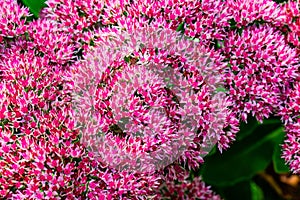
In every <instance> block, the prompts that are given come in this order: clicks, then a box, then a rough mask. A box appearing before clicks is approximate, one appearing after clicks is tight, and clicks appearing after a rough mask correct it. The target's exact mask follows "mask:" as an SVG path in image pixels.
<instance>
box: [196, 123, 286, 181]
mask: <svg viewBox="0 0 300 200" xmlns="http://www.w3.org/2000/svg"><path fill="white" fill-rule="evenodd" d="M270 126H271V128H273V131H272V132H269V131H268V130H269V129H270ZM283 136H284V134H283V128H282V127H281V126H280V127H279V128H278V127H277V128H276V129H275V130H274V126H272V125H265V126H263V127H262V126H259V127H258V128H257V129H256V130H255V134H250V135H249V136H247V137H245V138H244V139H243V140H241V141H238V142H236V143H234V144H232V145H231V148H230V149H229V150H227V151H225V152H224V153H223V154H221V153H219V152H218V153H216V154H213V155H212V156H208V157H205V159H204V160H205V162H204V164H203V166H202V169H201V174H202V177H203V180H204V181H205V182H206V183H208V184H210V185H213V186H229V185H234V184H235V183H238V182H241V181H246V180H249V179H251V178H252V177H253V176H254V175H255V174H256V173H257V172H259V171H263V170H264V169H265V168H266V167H267V166H268V164H269V163H270V162H271V160H272V155H273V151H274V148H275V146H276V145H278V144H279V143H280V141H281V140H282V137H283Z"/></svg>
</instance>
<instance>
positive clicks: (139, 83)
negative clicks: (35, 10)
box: [0, 0, 300, 199]
mask: <svg viewBox="0 0 300 200" xmlns="http://www.w3.org/2000/svg"><path fill="white" fill-rule="evenodd" d="M46 4H47V7H46V8H45V9H43V10H42V12H41V18H40V19H37V20H34V21H31V22H30V21H28V17H29V16H30V14H29V11H28V9H27V8H24V7H21V6H20V5H18V3H17V1H16V0H15V1H14V0H4V1H1V2H0V13H1V14H2V15H1V16H0V105H1V106H0V149H1V151H0V197H1V198H4V199H149V198H152V199H161V198H165V199H168V198H169V199H220V197H219V196H218V195H216V194H214V193H213V192H212V191H211V190H210V188H209V187H208V186H205V184H204V183H203V182H202V181H201V177H196V178H194V179H192V178H191V177H189V173H188V172H189V169H193V170H197V169H198V168H199V166H200V164H201V163H202V162H203V156H204V155H205V153H203V152H202V151H205V148H206V147H209V146H210V145H211V144H210V138H213V139H214V140H213V144H215V143H217V145H218V147H219V150H220V151H222V150H225V149H227V148H229V147H230V144H231V142H232V141H234V139H235V134H236V133H237V132H238V130H239V129H238V125H239V122H240V121H247V117H249V115H253V116H254V117H256V118H257V120H259V121H262V120H263V119H266V118H268V117H270V116H279V117H281V119H282V122H283V124H284V125H285V127H286V132H287V137H286V140H285V143H284V145H283V146H282V147H283V157H284V158H285V160H286V162H287V163H288V164H289V165H290V167H291V169H292V170H293V171H294V172H296V173H298V172H299V171H300V161H299V155H300V152H299V151H300V148H299V145H300V141H299V136H300V126H299V124H300V121H299V117H300V115H299V111H300V107H299V105H300V85H299V80H300V78H299V46H300V45H299V17H300V16H299V3H298V2H297V1H289V2H287V3H284V4H277V3H275V2H272V1H270V0H255V1H251V2H250V1H248V0H239V1H235V0H226V1H223V0H217V1H212V0H203V1H193V0H187V1H183V0H167V1H163V0H138V1H131V0H104V1H96V0H86V1H79V0H74V1H67V0H48V1H46ZM237 10H238V11H239V12H236V11H237ZM149 28H152V29H151V30H152V31H149V30H150V29H149ZM141 30H148V32H146V33H143V32H141V33H143V34H142V35H147V34H149V33H151V32H152V33H153V32H155V33H158V32H159V31H162V32H163V31H165V30H169V34H171V35H172V33H175V31H176V30H177V31H179V32H180V33H182V34H184V36H183V37H184V38H185V39H183V40H182V41H184V42H182V43H180V42H178V40H176V42H178V43H176V45H178V46H177V47H176V48H173V50H172V46H170V45H169V46H168V44H175V43H174V42H173V43H172V40H170V41H169V40H165V38H164V37H163V36H162V35H163V34H162V35H160V36H161V38H152V39H153V40H152V41H151V42H149V41H148V40H141V41H142V42H137V41H135V39H137V37H130V36H134V35H136V34H138V33H139V31H141ZM160 33H161V32H160ZM125 35H127V37H126V36H125ZM128 36H129V37H128ZM156 36H159V35H158V34H156ZM139 37H140V36H139ZM150 38H151V37H150ZM175 38H177V36H174V37H173V39H175ZM164 41H168V42H166V43H163V42H164ZM188 41H189V42H188ZM190 43H193V44H194V48H192V49H191V50H190V51H188V48H186V46H185V45H186V44H190ZM137 44H138V45H137ZM180 45H181V46H180ZM179 47H180V48H182V49H180V48H179ZM197 53H198V54H197ZM200 53H205V55H206V57H205V59H204V58H202V57H201V55H200ZM200 57H201V59H200ZM191 58H192V59H191ZM205 62H210V63H211V65H206V64H203V63H205ZM142 66H147V67H149V68H150V69H151V72H153V71H155V70H156V71H157V74H156V75H155V74H154V75H153V74H152V73H149V71H147V70H146V68H144V67H142ZM151 67H152V68H151ZM167 67H169V69H171V70H173V71H174V73H169V74H168V73H164V74H160V72H165V71H164V69H165V68H167ZM95 70H96V71H95ZM173 71H172V72H173ZM168 72H170V71H168ZM175 72H177V74H176V73H175ZM158 75H163V76H158ZM167 75H169V76H167ZM175 75H176V76H175ZM180 76H181V78H178V80H177V79H175V78H174V77H180ZM161 77H167V78H168V80H172V81H173V83H178V82H180V84H178V85H180V86H186V88H189V89H190V91H192V92H193V95H188V94H185V93H184V92H183V91H182V90H180V87H178V88H179V89H178V90H176V88H175V89H174V91H175V93H174V91H173V93H172V90H170V88H167V87H165V85H164V84H165V83H166V82H163V81H162V80H161ZM92 78H95V79H92ZM176 81H177V82H176ZM175 85H176V84H175ZM78 88H79V89H81V91H80V92H78ZM220 88H221V90H222V92H218V90H219V89H220ZM74 91H75V92H77V97H78V99H74V95H73V94H74ZM187 91H189V90H187ZM90 97H91V98H90ZM216 97H218V98H216ZM77 100H78V101H77ZM217 100H220V101H217ZM76 101H77V102H80V103H79V104H76V107H74V102H76ZM189 101H190V102H192V103H190V104H188V102H189ZM182 102H185V103H186V104H185V103H183V104H182ZM186 105H189V106H186ZM150 107H158V108H159V109H152V110H151V109H149V108H150ZM78 111H88V112H81V114H82V116H80V117H79V118H77V117H78ZM162 111H163V112H162ZM192 115H193V117H194V118H193V117H192V119H193V120H192V121H191V122H190V123H191V124H192V125H194V126H192V128H191V127H189V128H190V129H184V128H183V129H180V128H182V127H181V126H179V125H182V126H183V127H184V124H181V123H180V120H182V121H184V119H185V118H184V116H192ZM75 116H77V117H75ZM91 116H92V117H93V118H92V119H90V117H91ZM124 118H130V119H133V120H132V123H127V124H122V123H120V120H124ZM78 119H80V120H78ZM94 119H95V120H94ZM78 122H82V124H79V125H81V127H83V129H80V128H78ZM194 123H195V124H194ZM122 125H124V127H122V128H123V130H120V126H122ZM99 127H100V129H99ZM95 130H96V131H95ZM141 130H142V131H143V133H144V135H143V137H140V136H137V135H133V133H139V132H141ZM178 130H182V132H180V131H178ZM191 130H193V131H191ZM95 132H97V134H98V135H97V134H96V135H95V134H90V133H95ZM99 134H100V135H101V137H100V138H102V139H103V138H104V139H105V141H106V143H93V141H94V139H95V138H97V137H98V138H99ZM191 136H192V137H191ZM185 138H188V140H185ZM190 138H192V139H190ZM172 141H178V142H183V141H184V142H183V143H184V144H183V146H184V147H185V148H184V150H183V151H182V152H181V153H182V154H180V156H178V157H176V158H170V157H169V159H170V160H169V161H167V165H168V166H164V169H163V170H161V169H156V170H155V171H154V172H153V171H151V172H149V171H147V170H146V171H144V172H143V171H142V170H140V171H138V172H137V171H136V170H132V169H133V168H134V169H136V167H137V164H138V162H137V160H138V159H136V160H135V162H134V163H131V168H130V169H131V170H126V167H124V166H125V165H124V162H125V163H128V162H129V161H130V160H128V158H127V159H123V160H122V159H121V160H118V156H115V157H109V156H111V155H120V153H124V152H126V155H130V157H129V158H132V157H136V158H141V159H142V161H144V162H146V161H149V159H148V160H147V159H145V158H146V157H147V156H145V155H149V152H155V150H157V149H158V148H159V147H160V146H164V147H166V148H164V151H165V152H164V153H166V154H167V155H169V156H172V155H171V153H170V151H172V150H174V149H172V148H171V145H174V144H175V143H172ZM178 142H177V143H176V144H178ZM175 146H176V145H175ZM111 147H113V148H111ZM95 149H97V150H98V151H95ZM175 149H176V148H175ZM114 150H115V151H114ZM93 152H98V153H99V154H100V159H99V155H95V154H94V153H93ZM128 152H129V153H128ZM114 153H115V154H114ZM123 158H125V157H123ZM152 158H153V157H152ZM108 161H110V162H108ZM111 163H113V165H111ZM118 166H122V168H120V167H118ZM183 166H184V167H183ZM140 169H141V168H140ZM142 169H144V168H142Z"/></svg>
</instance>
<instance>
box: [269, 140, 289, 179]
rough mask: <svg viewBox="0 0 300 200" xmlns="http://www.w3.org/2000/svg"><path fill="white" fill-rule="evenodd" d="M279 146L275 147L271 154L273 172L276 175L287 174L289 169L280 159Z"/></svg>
mask: <svg viewBox="0 0 300 200" xmlns="http://www.w3.org/2000/svg"><path fill="white" fill-rule="evenodd" d="M281 153H282V152H281V146H280V145H277V146H276V147H275V150H274V153H273V157H272V159H273V165H274V170H275V172H276V173H278V174H283V173H289V172H290V169H289V167H288V166H287V165H286V164H285V162H284V159H283V158H281Z"/></svg>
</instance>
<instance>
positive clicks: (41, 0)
mask: <svg viewBox="0 0 300 200" xmlns="http://www.w3.org/2000/svg"><path fill="white" fill-rule="evenodd" d="M22 2H23V4H24V5H25V6H27V7H28V8H29V10H30V12H32V14H33V15H34V16H35V17H36V18H38V17H39V14H40V11H41V9H42V8H44V7H46V6H47V5H46V4H45V2H46V0H22Z"/></svg>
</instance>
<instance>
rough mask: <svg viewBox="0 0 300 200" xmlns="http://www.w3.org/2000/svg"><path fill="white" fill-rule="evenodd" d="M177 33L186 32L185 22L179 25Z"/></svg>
mask: <svg viewBox="0 0 300 200" xmlns="http://www.w3.org/2000/svg"><path fill="white" fill-rule="evenodd" d="M176 31H177V32H181V33H183V32H184V22H182V23H181V24H179V26H178V27H177V29H176Z"/></svg>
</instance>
